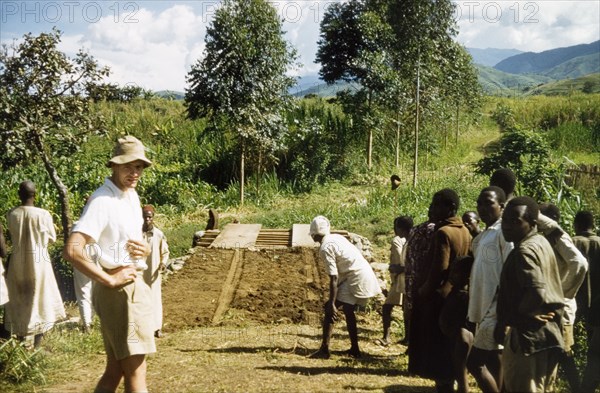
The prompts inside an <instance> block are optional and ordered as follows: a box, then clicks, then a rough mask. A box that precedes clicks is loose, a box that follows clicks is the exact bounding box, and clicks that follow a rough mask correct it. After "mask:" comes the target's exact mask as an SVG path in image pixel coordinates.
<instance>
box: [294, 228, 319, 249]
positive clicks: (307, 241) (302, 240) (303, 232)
mask: <svg viewBox="0 0 600 393" xmlns="http://www.w3.org/2000/svg"><path fill="white" fill-rule="evenodd" d="M309 230H310V224H294V225H293V227H292V247H316V246H317V243H315V241H314V240H313V239H312V237H310V235H309V234H308V232H309Z"/></svg>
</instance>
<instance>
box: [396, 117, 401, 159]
mask: <svg viewBox="0 0 600 393" xmlns="http://www.w3.org/2000/svg"><path fill="white" fill-rule="evenodd" d="M398 167H400V111H398V124H397V127H396V168H398Z"/></svg>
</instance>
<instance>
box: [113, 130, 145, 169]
mask: <svg viewBox="0 0 600 393" xmlns="http://www.w3.org/2000/svg"><path fill="white" fill-rule="evenodd" d="M136 160H142V161H144V163H145V164H146V167H149V166H150V165H152V161H150V160H149V159H147V158H146V153H145V148H144V145H143V144H142V142H141V141H140V140H139V139H137V138H136V137H134V136H131V135H127V136H125V137H123V138H119V140H118V141H117V144H116V145H115V150H114V151H113V157H112V158H111V159H110V160H108V162H107V163H106V166H107V167H109V168H110V164H127V163H128V162H132V161H136Z"/></svg>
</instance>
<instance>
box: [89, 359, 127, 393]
mask: <svg viewBox="0 0 600 393" xmlns="http://www.w3.org/2000/svg"><path fill="white" fill-rule="evenodd" d="M122 377H123V370H122V369H121V364H120V362H119V361H118V360H117V359H115V358H114V357H113V356H111V355H108V354H107V355H106V369H105V370H104V374H102V377H101V378H100V380H99V381H98V384H97V385H96V389H94V393H112V392H114V391H116V390H117V388H118V387H119V384H120V383H121V378H122Z"/></svg>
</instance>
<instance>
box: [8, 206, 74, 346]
mask: <svg viewBox="0 0 600 393" xmlns="http://www.w3.org/2000/svg"><path fill="white" fill-rule="evenodd" d="M7 220H8V231H9V232H10V236H11V239H12V244H13V247H12V255H11V256H10V260H9V262H8V263H9V264H8V269H7V272H6V285H7V287H8V294H9V297H10V301H9V302H8V303H6V306H5V314H4V326H5V327H6V330H8V331H9V332H11V333H13V334H16V335H18V336H23V337H25V336H28V335H31V334H41V333H45V332H47V331H48V330H50V329H51V328H52V327H53V326H54V324H55V323H56V322H57V321H59V320H61V319H64V318H65V308H64V306H63V301H62V298H61V296H60V291H59V290H58V284H57V283H56V277H55V276H54V270H53V269H52V261H51V260H50V255H49V254H48V243H50V242H54V241H55V240H56V232H55V230H54V223H53V222H52V216H51V215H50V213H49V212H48V211H46V210H44V209H40V208H38V207H34V206H19V207H16V208H14V209H12V210H11V211H10V212H9V213H8V215H7Z"/></svg>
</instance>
